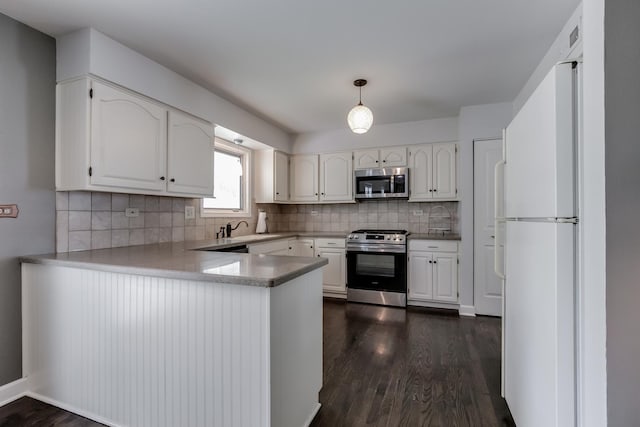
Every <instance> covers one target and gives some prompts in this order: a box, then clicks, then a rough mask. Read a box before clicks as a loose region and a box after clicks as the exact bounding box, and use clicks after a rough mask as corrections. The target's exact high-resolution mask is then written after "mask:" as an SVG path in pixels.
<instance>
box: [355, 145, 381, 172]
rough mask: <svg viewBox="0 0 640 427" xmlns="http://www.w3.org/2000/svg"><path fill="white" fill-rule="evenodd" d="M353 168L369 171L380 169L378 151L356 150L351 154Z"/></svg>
mask: <svg viewBox="0 0 640 427" xmlns="http://www.w3.org/2000/svg"><path fill="white" fill-rule="evenodd" d="M353 167H354V168H355V169H371V168H379V167H380V153H379V151H378V149H377V148H376V149H373V150H358V151H354V152H353Z"/></svg>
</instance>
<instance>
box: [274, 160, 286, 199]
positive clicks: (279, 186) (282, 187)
mask: <svg viewBox="0 0 640 427" xmlns="http://www.w3.org/2000/svg"><path fill="white" fill-rule="evenodd" d="M273 183H274V194H273V200H274V201H276V202H286V201H287V200H289V156H288V155H286V154H285V153H282V152H280V151H275V152H274V153H273Z"/></svg>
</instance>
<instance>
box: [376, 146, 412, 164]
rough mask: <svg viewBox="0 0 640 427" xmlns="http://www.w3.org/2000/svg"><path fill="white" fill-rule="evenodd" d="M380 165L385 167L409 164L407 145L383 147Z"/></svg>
mask: <svg viewBox="0 0 640 427" xmlns="http://www.w3.org/2000/svg"><path fill="white" fill-rule="evenodd" d="M380 166H381V167H383V168H392V167H393V168H397V167H404V166H407V147H391V148H381V149H380Z"/></svg>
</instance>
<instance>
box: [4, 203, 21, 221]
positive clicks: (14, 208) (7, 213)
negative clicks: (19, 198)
mask: <svg viewBox="0 0 640 427" xmlns="http://www.w3.org/2000/svg"><path fill="white" fill-rule="evenodd" d="M17 217H18V205H0V218H17Z"/></svg>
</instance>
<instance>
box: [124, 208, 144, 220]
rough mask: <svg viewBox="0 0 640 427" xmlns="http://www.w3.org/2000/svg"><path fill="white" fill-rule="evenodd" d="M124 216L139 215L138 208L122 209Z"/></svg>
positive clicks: (132, 216)
mask: <svg viewBox="0 0 640 427" xmlns="http://www.w3.org/2000/svg"><path fill="white" fill-rule="evenodd" d="M124 216H126V217H127V218H136V217H138V216H140V209H138V208H126V209H125V210H124Z"/></svg>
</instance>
